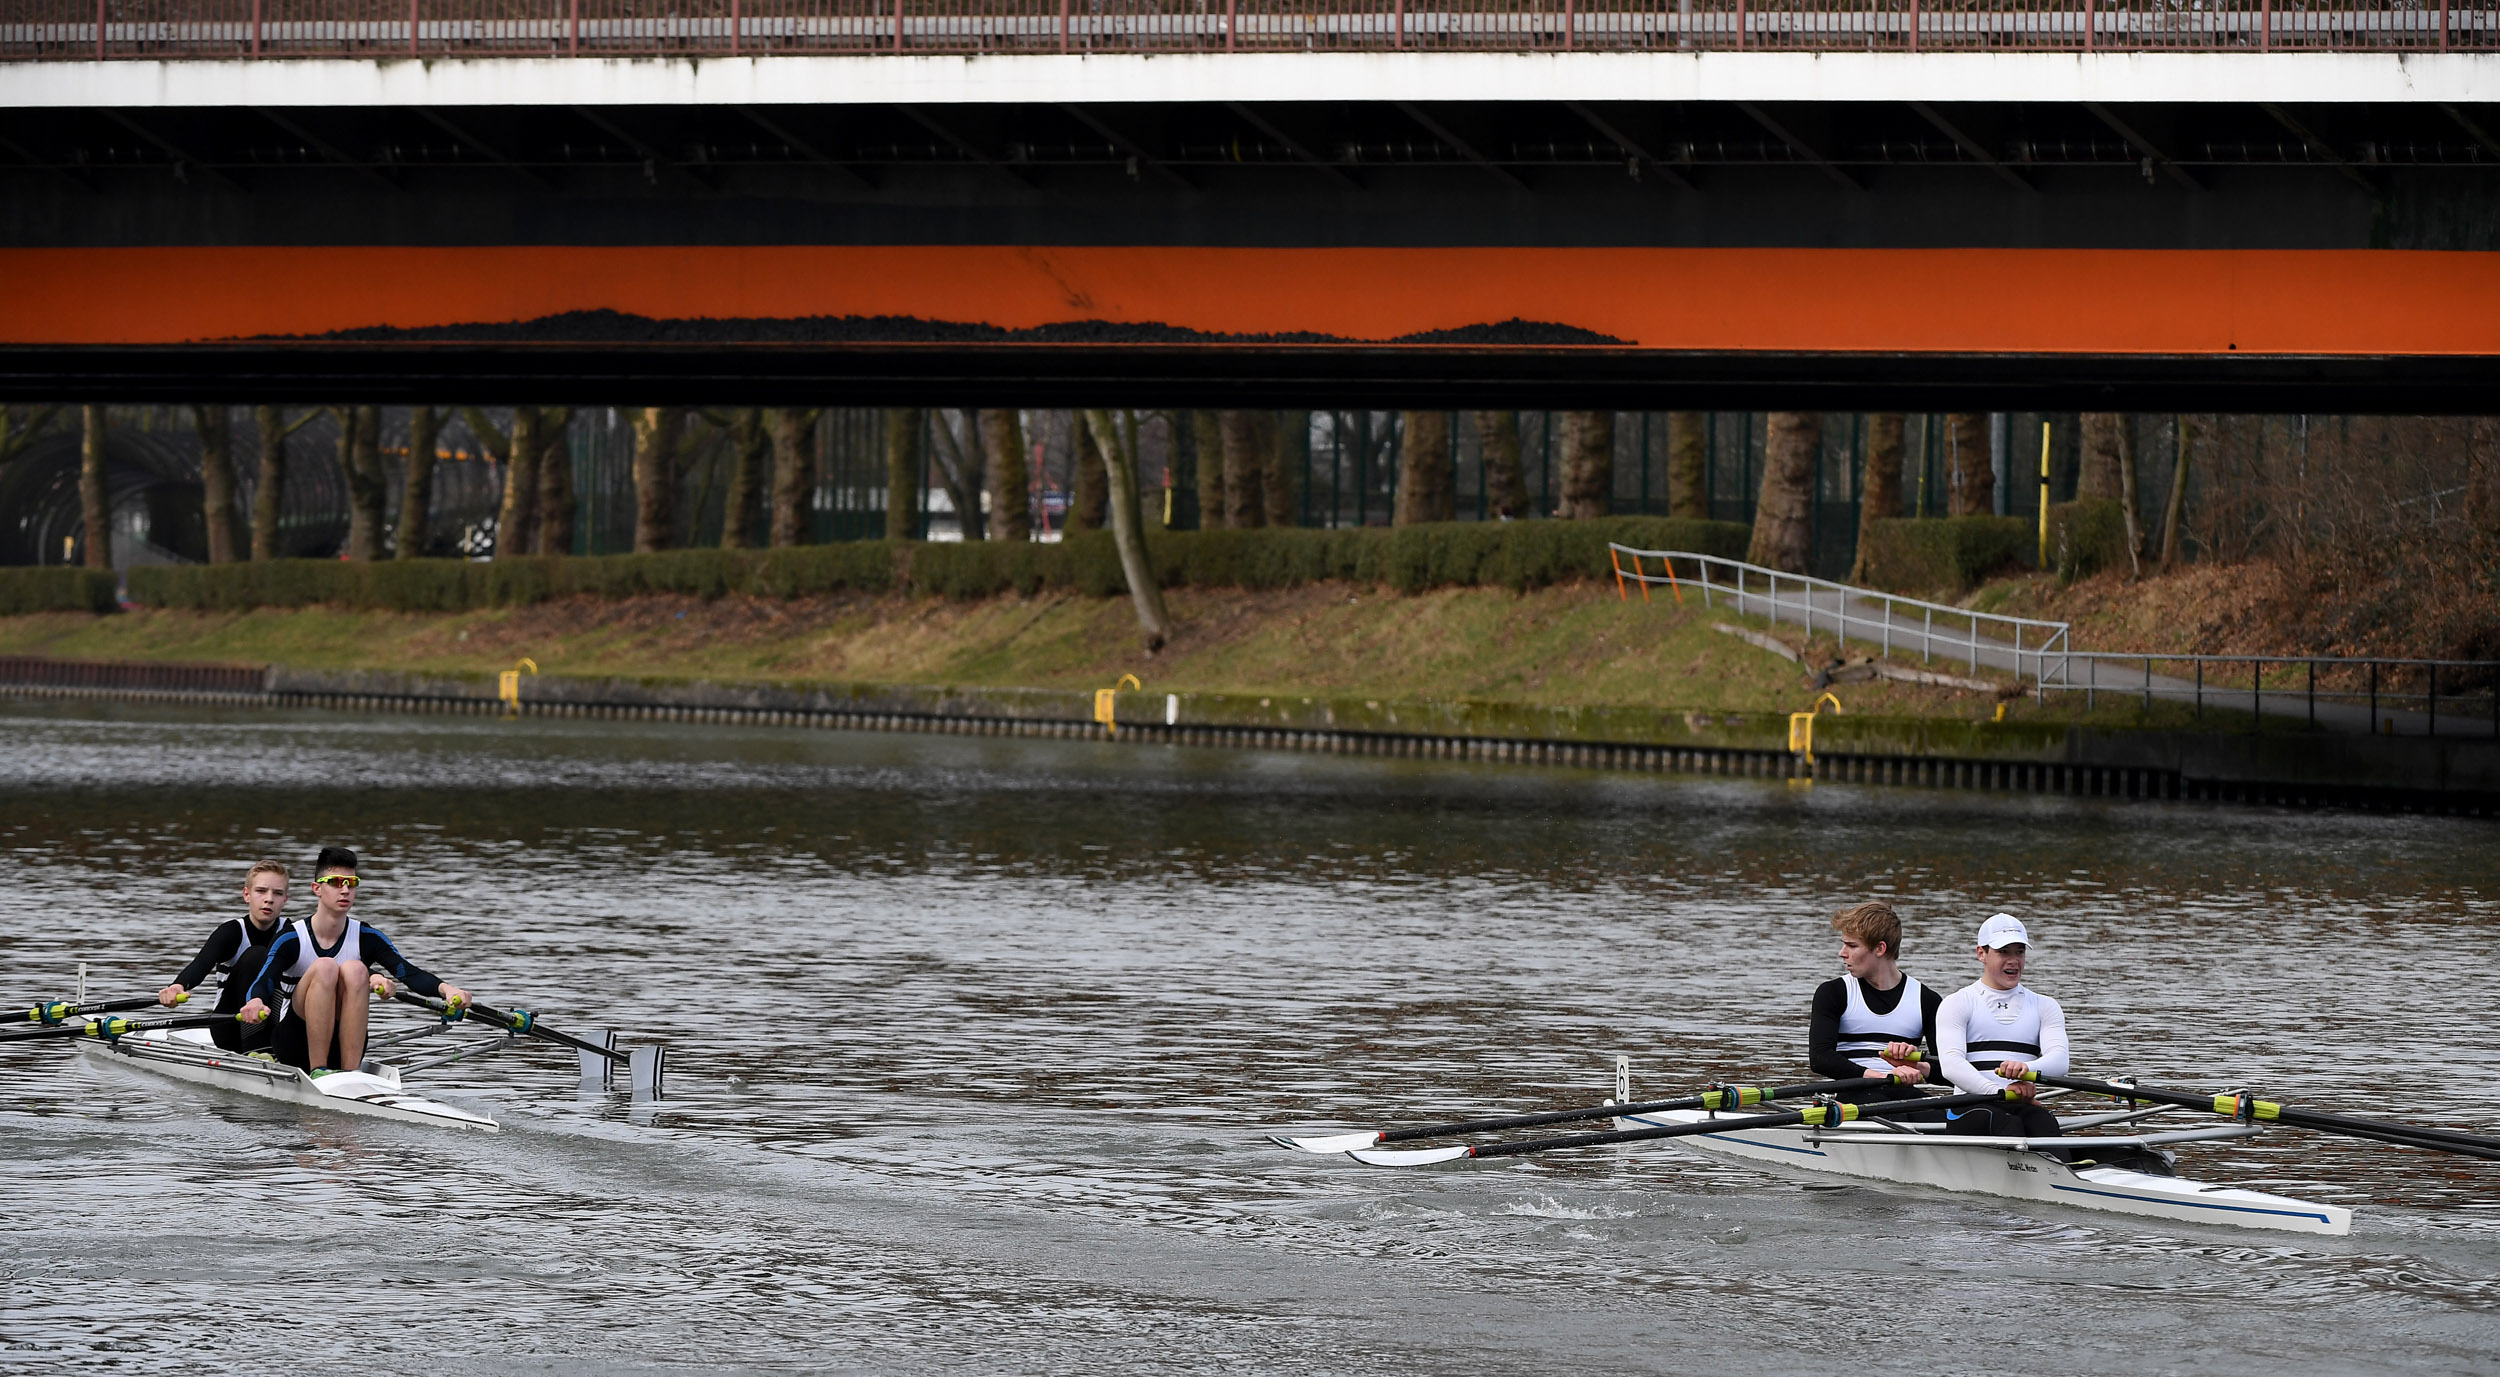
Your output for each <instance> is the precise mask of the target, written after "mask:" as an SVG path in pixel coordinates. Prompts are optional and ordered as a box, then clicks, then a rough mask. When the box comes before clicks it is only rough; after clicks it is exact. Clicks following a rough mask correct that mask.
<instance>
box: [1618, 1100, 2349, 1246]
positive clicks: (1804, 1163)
mask: <svg viewBox="0 0 2500 1377" xmlns="http://www.w3.org/2000/svg"><path fill="white" fill-rule="evenodd" d="M1708 1117H1710V1116H1709V1115H1708V1114H1706V1113H1705V1112H1703V1111H1701V1110H1678V1111H1673V1112H1668V1113H1660V1114H1644V1115H1640V1116H1637V1117H1633V1118H1618V1119H1616V1120H1615V1123H1616V1124H1617V1125H1618V1126H1619V1127H1623V1128H1648V1127H1653V1126H1657V1125H1661V1124H1677V1123H1696V1122H1699V1121H1701V1120H1703V1119H1706V1118H1708ZM1856 1136H1858V1135H1857V1134H1856V1133H1854V1132H1853V1131H1850V1130H1834V1131H1817V1130H1808V1129H1798V1128H1757V1129H1740V1130H1738V1131H1736V1132H1733V1133H1701V1134H1693V1135H1691V1136H1687V1137H1679V1138H1674V1139H1671V1140H1669V1141H1671V1142H1673V1143H1674V1144H1675V1145H1676V1146H1677V1147H1679V1148H1683V1149H1685V1150H1686V1151H1689V1152H1695V1153H1699V1154H1701V1155H1702V1156H1705V1157H1715V1158H1721V1159H1733V1160H1737V1161H1743V1162H1751V1163H1758V1164H1763V1165H1768V1166H1775V1167H1780V1168H1785V1169H1788V1170H1792V1171H1802V1172H1811V1173H1815V1174H1818V1175H1827V1176H1848V1177H1856V1178H1859V1179H1862V1180H1870V1181H1891V1182H1898V1183H1900V1184H1902V1185H1912V1186H1932V1187H1935V1188H1937V1189H1940V1190H1949V1191H1968V1192H1971V1193H1974V1194H1980V1195H1997V1196H2005V1197H2008V1198H2011V1199H2016V1200H2036V1201H2040V1202H2043V1203H2050V1204H2060V1205H2071V1206H2074V1207H2076V1208H2078V1209H2086V1210H2104V1211H2108V1212H2110V1213H2113V1214H2128V1215H2138V1216H2142V1217H2145V1218H2151V1219H2168V1220H2175V1221H2177V1222H2180V1223H2187V1224H2219V1225H2224V1226H2227V1227H2231V1228H2241V1229H2279V1230H2284V1231H2288V1232H2291V1233H2307V1234H2341V1233H2345V1232H2347V1231H2349V1230H2350V1229H2351V1228H2352V1211H2351V1210H2349V1209H2346V1208H2344V1207H2343V1206H2341V1205H2323V1204H2318V1203H2316V1202H2313V1201H2308V1200H2295V1199H2292V1198H2291V1197H2289V1196H2281V1195H2269V1194H2267V1193H2266V1192H2264V1191H2251V1190H2241V1189H2239V1188H2237V1187H2232V1186H2214V1185H2206V1184H2204V1183H2202V1182H2197V1181H2190V1180H2187V1179H2186V1178H2184V1177H2177V1176H2155V1175H2151V1174H2149V1173H2146V1172H2140V1171H2129V1170H2126V1169H2124V1168H2120V1167H2091V1166H2087V1167H2070V1166H2068V1165H2067V1164H2065V1163H2064V1162H2061V1161H2059V1160H2057V1159H2056V1158H2054V1157H2051V1156H2049V1155H2047V1154H2046V1153H2042V1152H2036V1151H2025V1150H2022V1149H2019V1148H2010V1147H2005V1148H2000V1147H1948V1146H1945V1145H1943V1144H1941V1143H1925V1142H1903V1141H1901V1138H1902V1136H1903V1135H1900V1134H1897V1133H1885V1134H1883V1135H1882V1136H1883V1137H1884V1138H1885V1139H1886V1141H1884V1142H1881V1143H1877V1142H1871V1141H1859V1142H1852V1141H1850V1140H1851V1139H1852V1138H1853V1137H1856ZM2073 1141H2084V1140H2081V1139H2076V1140H2073Z"/></svg>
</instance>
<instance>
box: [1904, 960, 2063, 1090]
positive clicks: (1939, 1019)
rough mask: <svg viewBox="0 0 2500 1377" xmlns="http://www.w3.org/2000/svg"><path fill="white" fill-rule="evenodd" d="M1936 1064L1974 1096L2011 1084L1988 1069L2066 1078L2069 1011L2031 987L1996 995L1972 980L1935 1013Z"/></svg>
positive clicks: (1958, 1086) (1961, 1088)
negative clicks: (2021, 1068) (2024, 1067)
mask: <svg viewBox="0 0 2500 1377" xmlns="http://www.w3.org/2000/svg"><path fill="white" fill-rule="evenodd" d="M1936 1058H1937V1060H1939V1061H1941V1062H1943V1063H1944V1074H1945V1078H1946V1079H1948V1080H1950V1081H1952V1082H1953V1084H1954V1086H1955V1087H1956V1088H1957V1089H1960V1090H1961V1091H1963V1092H1964V1093H1966V1094H1972V1095H1977V1094H1982V1093H1985V1092H1987V1091H1990V1090H2002V1089H2004V1088H2005V1087H2006V1086H2008V1085H2010V1084H2012V1082H2011V1081H2008V1080H2006V1079H2005V1078H2004V1077H2003V1076H2000V1075H1997V1074H1996V1073H1995V1072H1994V1071H1993V1070H1991V1069H1990V1068H1992V1067H1994V1066H1996V1065H1997V1064H1998V1063H1999V1062H2005V1061H2021V1062H2028V1063H2030V1064H2031V1066H2032V1067H2033V1068H2034V1069H2036V1070H2040V1071H2045V1072H2047V1073H2049V1074H2050V1075H2052V1076H2062V1075H2065V1074H2066V1067H2067V1060H2066V1011H2065V1010H2064V1009H2061V1008H2059V1007H2058V1004H2057V1001H2056V1000H2054V999H2051V998H2049V997H2048V996H2047V995H2044V994H2037V993H2034V992H2033V991H2032V989H2031V988H2030V987H2029V986H2027V985H2017V986H2015V987H2014V988H2012V989H2010V990H1994V989H1990V988H1989V987H1988V983H1987V982H1986V981H1984V980H1974V981H1972V982H1971V983H1970V984H1968V985H1965V986H1963V987H1962V988H1961V989H1958V990H1955V991H1954V992H1953V993H1951V994H1949V995H1946V996H1945V997H1944V1003H1943V1004H1941V1005H1938V1006H1937V1008H1936Z"/></svg>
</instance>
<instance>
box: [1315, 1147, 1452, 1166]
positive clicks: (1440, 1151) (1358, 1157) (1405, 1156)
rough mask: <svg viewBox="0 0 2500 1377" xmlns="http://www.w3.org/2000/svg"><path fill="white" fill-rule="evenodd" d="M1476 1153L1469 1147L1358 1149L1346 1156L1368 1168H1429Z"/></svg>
mask: <svg viewBox="0 0 2500 1377" xmlns="http://www.w3.org/2000/svg"><path fill="white" fill-rule="evenodd" d="M1474 1152H1475V1149H1473V1148H1467V1147H1437V1148H1357V1149H1355V1150H1354V1151H1352V1152H1349V1153H1347V1154H1346V1156H1348V1157H1351V1158H1353V1159H1354V1160H1355V1161H1357V1162H1360V1163H1362V1164H1363V1165H1364V1166H1367V1167H1428V1166H1432V1165H1433V1164H1435V1163H1437V1162H1455V1161H1458V1160H1459V1159H1460V1158H1463V1157H1468V1156H1471V1155H1473V1154H1474Z"/></svg>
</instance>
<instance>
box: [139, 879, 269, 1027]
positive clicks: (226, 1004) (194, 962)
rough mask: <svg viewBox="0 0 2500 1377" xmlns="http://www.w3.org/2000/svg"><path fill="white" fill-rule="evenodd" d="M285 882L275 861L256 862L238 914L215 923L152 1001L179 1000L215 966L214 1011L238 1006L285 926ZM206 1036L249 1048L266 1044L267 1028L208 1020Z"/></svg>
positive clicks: (245, 881)
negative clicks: (217, 981)
mask: <svg viewBox="0 0 2500 1377" xmlns="http://www.w3.org/2000/svg"><path fill="white" fill-rule="evenodd" d="M286 887H287V874H286V867H285V866H282V865H280V864H278V863H277V862H276V861H262V862H261V863H260V864H258V865H255V866H253V867H252V868H251V869H250V870H249V871H247V872H245V874H244V876H243V916H242V917H240V918H230V919H227V920H226V921H225V922H222V923H219V924H218V925H217V930H216V931H215V932H212V933H210V934H209V935H208V940H207V941H206V942H203V943H201V944H200V954H199V955H197V956H195V957H192V958H191V964H190V965H188V966H185V967H183V968H182V974H180V975H177V976H175V977H174V980H173V983H172V984H170V985H167V986H166V987H165V988H164V989H161V990H159V991H157V992H156V1002H157V1003H159V1004H162V1005H165V1006H166V1007H167V1008H171V1007H173V1006H174V1005H176V1004H180V1003H182V1002H183V1001H184V1000H186V999H188V998H190V996H191V991H192V990H194V989H196V988H197V987H198V986H199V983H200V982H201V981H203V980H206V979H207V978H208V974H209V972H211V971H215V972H217V973H218V974H219V975H222V976H224V977H225V979H224V980H223V981H222V982H221V983H220V984H219V986H218V990H217V1012H219V1013H221V1014H231V1013H234V1012H236V1011H237V1010H239V1009H241V1008H242V1007H243V998H244V993H245V987H246V986H249V985H250V984H251V983H252V977H253V976H254V975H256V974H258V973H259V972H260V968H261V963H262V962H263V961H264V960H265V959H267V957H268V955H269V944H270V943H271V942H273V941H275V940H277V936H278V934H279V933H280V932H283V931H285V929H284V928H282V927H280V926H279V924H278V913H279V911H280V910H282V909H284V908H285V907H286ZM208 1036H209V1038H210V1040H211V1041H214V1042H215V1043H216V1044H217V1045H218V1046H220V1047H223V1048H225V1049H226V1050H227V1051H229V1052H253V1051H258V1050H260V1049H261V1048H264V1047H267V1046H268V1045H269V1030H268V1029H266V1028H249V1027H245V1026H244V1025H243V1024H240V1023H231V1022H229V1023H217V1024H211V1025H210V1026H209V1030H208Z"/></svg>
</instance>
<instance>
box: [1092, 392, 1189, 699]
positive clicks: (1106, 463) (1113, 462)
mask: <svg viewBox="0 0 2500 1377" xmlns="http://www.w3.org/2000/svg"><path fill="white" fill-rule="evenodd" d="M1078 424H1079V426H1080V427H1081V428H1082V429H1083V430H1085V431H1086V432H1087V433H1088V434H1090V435H1092V436H1093V437H1094V447H1095V448H1096V449H1097V450H1099V451H1100V452H1101V454H1102V466H1103V474H1104V478H1105V479H1106V486H1107V487H1108V488H1109V490H1110V491H1109V492H1108V494H1107V497H1108V499H1109V501H1108V505H1109V507H1110V508H1111V540H1112V543H1113V544H1114V545H1116V546H1118V547H1119V551H1120V573H1121V575H1122V576H1123V577H1125V578H1126V579H1127V580H1128V595H1129V601H1130V602H1131V603H1133V604H1135V605H1136V608H1137V627H1138V629H1139V630H1140V631H1143V632H1144V633H1145V635H1146V650H1147V652H1148V653H1150V654H1151V653H1152V652H1154V651H1158V650H1161V649H1162V648H1163V646H1164V643H1165V642H1166V641H1169V640H1171V639H1172V623H1171V619H1170V618H1169V617H1168V616H1166V615H1165V614H1164V610H1163V588H1162V585H1160V584H1159V583H1157V582H1156V581H1155V574H1154V566H1153V565H1152V564H1150V563H1149V562H1147V559H1146V515H1145V512H1144V511H1143V509H1142V507H1141V505H1140V503H1139V500H1138V495H1137V413H1135V412H1130V413H1128V427H1127V430H1126V431H1125V433H1124V432H1123V431H1122V430H1121V428H1120V427H1119V426H1117V425H1114V424H1113V423H1112V417H1111V413H1110V412H1108V411H1088V412H1086V413H1084V415H1083V416H1081V417H1079V418H1078Z"/></svg>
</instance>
